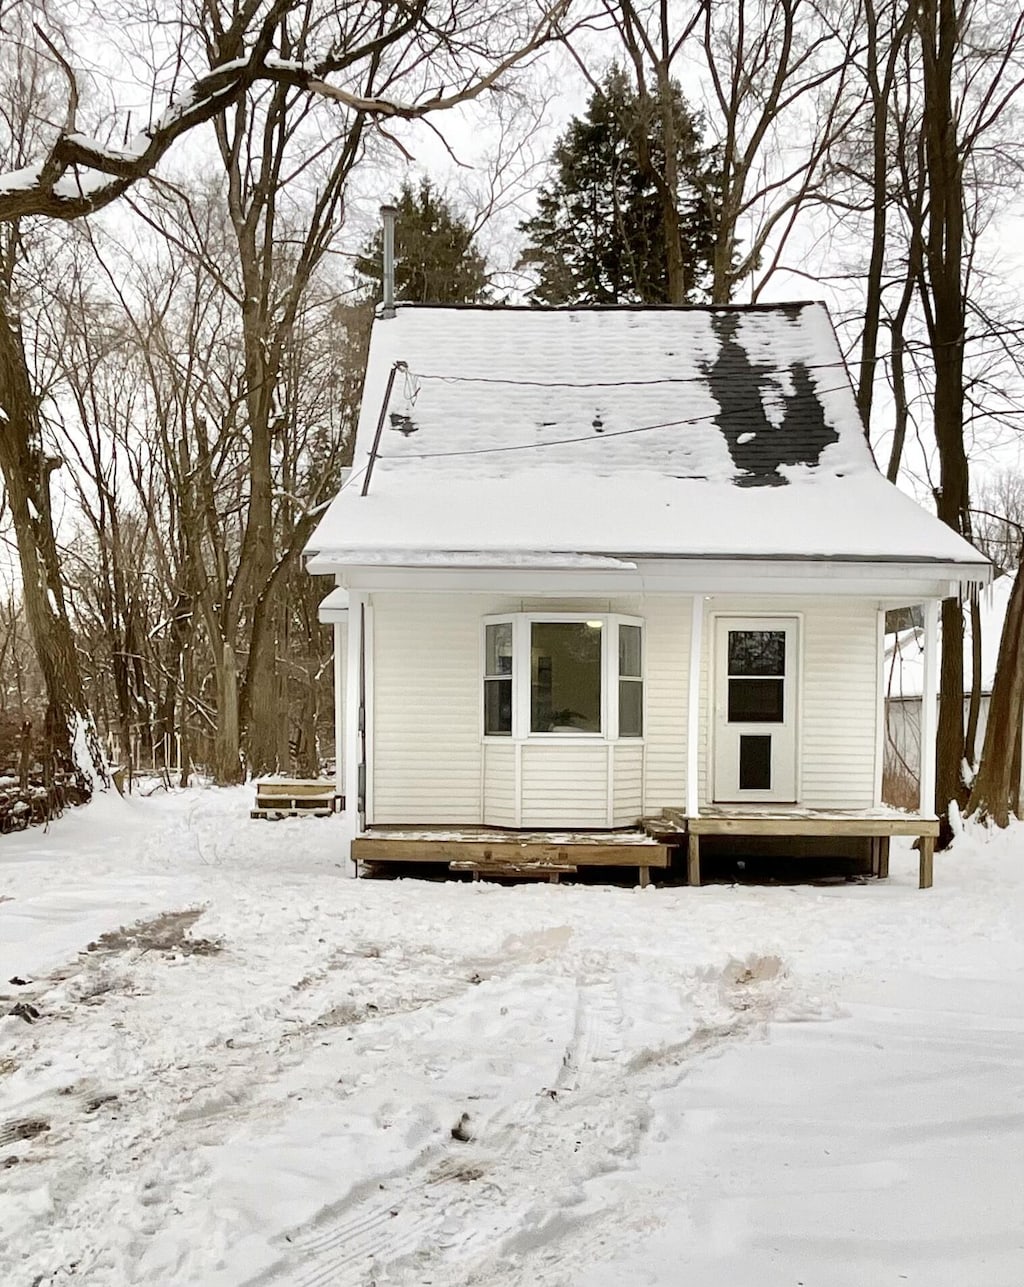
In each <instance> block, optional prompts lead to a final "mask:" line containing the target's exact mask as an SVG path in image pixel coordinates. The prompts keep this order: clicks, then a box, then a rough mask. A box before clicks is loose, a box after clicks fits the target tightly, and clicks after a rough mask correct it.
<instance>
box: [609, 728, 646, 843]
mask: <svg viewBox="0 0 1024 1287" xmlns="http://www.w3.org/2000/svg"><path fill="white" fill-rule="evenodd" d="M612 754H613V756H614V775H613V777H612V823H613V824H614V825H615V826H616V827H632V826H634V825H635V824H636V822H637V819H638V818H639V817H640V815H641V814H642V813H643V794H644V791H643V788H644V748H643V747H642V746H641V745H640V743H639V742H633V743H630V742H618V743H616V745H615V746H613V747H612Z"/></svg>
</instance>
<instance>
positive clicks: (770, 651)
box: [712, 617, 799, 803]
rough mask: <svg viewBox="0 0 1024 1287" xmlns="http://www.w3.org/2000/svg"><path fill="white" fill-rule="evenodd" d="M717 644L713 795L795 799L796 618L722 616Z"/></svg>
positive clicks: (727, 798)
mask: <svg viewBox="0 0 1024 1287" xmlns="http://www.w3.org/2000/svg"><path fill="white" fill-rule="evenodd" d="M714 646H715V689H714V691H715V702H714V765H713V777H714V788H713V791H712V798H713V799H714V800H715V801H720V802H723V803H726V802H728V803H735V802H741V801H745V800H749V801H754V802H756V801H777V802H780V803H791V802H794V801H795V800H796V743H797V738H796V721H797V700H796V699H797V666H798V649H799V621H798V619H797V618H796V617H717V618H716V619H715V642H714Z"/></svg>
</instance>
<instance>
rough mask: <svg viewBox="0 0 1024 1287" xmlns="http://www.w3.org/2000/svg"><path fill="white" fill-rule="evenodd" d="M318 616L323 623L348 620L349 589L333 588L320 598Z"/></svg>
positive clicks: (337, 622)
mask: <svg viewBox="0 0 1024 1287" xmlns="http://www.w3.org/2000/svg"><path fill="white" fill-rule="evenodd" d="M317 616H318V617H319V619H320V622H321V624H322V625H331V624H339V625H341V624H344V623H345V622H346V621H347V620H348V591H347V590H344V589H341V588H340V587H339V588H338V589H335V590H332V591H331V592H330V594H328V595H327V596H326V597H325V598H323V599H321V600H320V606H319V608H318V609H317Z"/></svg>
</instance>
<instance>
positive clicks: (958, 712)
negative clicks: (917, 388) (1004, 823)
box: [918, 0, 970, 844]
mask: <svg viewBox="0 0 1024 1287" xmlns="http://www.w3.org/2000/svg"><path fill="white" fill-rule="evenodd" d="M918 24H919V30H920V36H921V53H922V74H923V87H924V109H925V110H924V126H923V129H924V134H925V139H924V142H925V146H924V156H925V166H926V170H927V176H928V221H927V230H926V236H925V244H924V267H925V270H926V279H923V280H922V285H923V286H926V299H925V303H926V307H927V312H928V331H929V335H928V338H929V343H930V348H931V353H932V359H933V361H934V364H935V408H934V412H935V442H936V446H937V448H938V456H939V489H938V495H937V498H936V500H937V505H936V508H937V512H938V516H939V518H940V519H942V521H943V522H944V523H946V524H947V525H948V526H949V527H951V528H952V529H953V531H955V532H959V533H960V534H961V535H964V536H969V535H970V523H969V504H970V501H969V486H968V469H967V455H966V452H965V451H964V425H963V415H964V383H963V355H964V335H965V324H966V323H965V304H964V285H963V273H962V269H963V243H964V220H963V171H962V167H961V161H960V155H959V145H958V140H957V135H956V114H955V112H954V107H953V91H952V84H953V79H954V76H953V72H954V65H955V58H956V51H957V48H958V41H959V30H958V23H957V12H956V5H955V3H954V0H924V3H923V4H922V5H921V7H920V11H919V14H918ZM963 646H964V617H963V611H962V609H961V605H960V603H959V602H958V601H957V600H955V599H952V600H950V599H947V600H946V601H945V602H944V603H943V605H942V668H941V680H940V692H941V701H940V703H939V727H938V738H937V764H936V795H935V808H936V812H937V813H938V814H939V817H940V819H941V820H942V823H943V826H942V831H941V834H940V844H945V843H948V841H949V838H950V836H951V834H952V833H951V831H950V828H949V822H948V811H949V805H950V802H951V801H954V800H955V801H956V802H957V804H958V805H960V806H961V807H962V806H963V805H964V804H965V803H966V800H967V792H966V788H965V786H964V782H963V774H962V771H961V766H962V763H963V757H964V671H963Z"/></svg>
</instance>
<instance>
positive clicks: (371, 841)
mask: <svg viewBox="0 0 1024 1287" xmlns="http://www.w3.org/2000/svg"><path fill="white" fill-rule="evenodd" d="M670 849H671V846H670V845H668V844H665V843H664V842H662V841H660V840H658V839H656V838H655V837H653V836H651V835H649V834H648V833H647V832H646V831H644V830H641V829H640V828H629V829H623V830H616V831H567V830H564V829H563V830H559V831H508V830H505V829H503V828H501V827H444V828H440V827H438V828H430V827H416V828H405V827H383V826H377V827H370V828H368V829H367V831H366V832H365V834H363V835H361V836H357V837H356V839H355V840H353V841H352V859H353V861H354V862H356V863H357V864H358V863H360V862H363V863H374V864H376V863H389V862H430V863H441V862H444V863H447V864H448V870H449V871H468V872H471V873H472V874H473V878H474V879H475V880H480V879H482V878H483V877H484V876H519V877H532V878H534V879H538V878H543V879H547V880H549V881H551V882H552V883H553V884H557V883H558V880H559V879H560V877H561V876H562V875H568V874H573V873H575V872H576V871H577V870H578V869H579V868H580V867H634V866H635V867H637V868H638V869H639V873H640V884H641V885H647V884H648V883H649V882H650V878H651V868H652V867H667V866H668V864H669V858H670Z"/></svg>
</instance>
